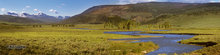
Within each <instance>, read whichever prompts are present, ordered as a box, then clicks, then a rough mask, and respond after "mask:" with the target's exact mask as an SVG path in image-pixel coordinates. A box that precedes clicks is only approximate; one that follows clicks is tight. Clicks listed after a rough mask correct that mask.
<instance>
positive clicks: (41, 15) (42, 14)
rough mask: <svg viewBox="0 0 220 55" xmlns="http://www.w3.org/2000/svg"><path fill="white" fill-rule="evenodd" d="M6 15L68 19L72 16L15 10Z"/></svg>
mask: <svg viewBox="0 0 220 55" xmlns="http://www.w3.org/2000/svg"><path fill="white" fill-rule="evenodd" d="M6 15H11V16H18V17H27V18H34V19H37V18H39V17H41V18H42V17H43V18H55V19H66V18H70V16H50V15H47V14H45V13H36V14H28V13H20V14H18V13H14V12H7V14H6Z"/></svg>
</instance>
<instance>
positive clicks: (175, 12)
mask: <svg viewBox="0 0 220 55" xmlns="http://www.w3.org/2000/svg"><path fill="white" fill-rule="evenodd" d="M114 15H117V16H120V17H122V18H124V19H133V20H136V21H137V22H139V23H141V24H163V23H165V22H166V23H167V22H169V23H170V24H172V25H175V26H181V27H220V24H219V23H220V22H219V21H215V20H220V19H219V18H220V16H219V15H220V3H176V2H148V3H137V4H127V5H100V6H94V7H91V8H89V9H88V10H86V11H84V12H83V13H81V14H79V15H76V16H73V17H71V18H69V19H65V20H63V21H61V23H65V24H89V23H96V24H97V23H104V20H103V16H114ZM210 24H211V25H210Z"/></svg>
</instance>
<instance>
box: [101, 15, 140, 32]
mask: <svg viewBox="0 0 220 55" xmlns="http://www.w3.org/2000/svg"><path fill="white" fill-rule="evenodd" d="M104 19H105V23H104V28H107V27H110V28H114V27H117V28H118V29H127V30H130V29H131V28H132V27H136V26H137V25H139V24H138V23H137V22H136V21H134V20H126V19H123V18H121V17H120V16H111V17H105V18H104Z"/></svg>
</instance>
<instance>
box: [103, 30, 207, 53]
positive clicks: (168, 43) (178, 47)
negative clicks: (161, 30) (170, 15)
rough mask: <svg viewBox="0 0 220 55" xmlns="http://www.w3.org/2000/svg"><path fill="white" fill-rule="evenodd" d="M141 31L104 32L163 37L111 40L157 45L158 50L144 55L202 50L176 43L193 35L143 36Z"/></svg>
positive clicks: (198, 47) (197, 47) (199, 47)
mask: <svg viewBox="0 0 220 55" xmlns="http://www.w3.org/2000/svg"><path fill="white" fill-rule="evenodd" d="M140 32H141V31H128V32H104V33H108V34H123V35H150V36H163V37H150V38H126V39H111V40H115V41H117V40H139V41H134V42H132V43H137V42H148V41H152V42H154V43H155V44H157V45H159V47H160V48H159V49H157V50H155V51H153V52H150V53H147V54H146V55H158V54H167V55H173V54H174V53H177V54H182V53H188V52H192V51H194V50H198V49H202V48H203V47H201V46H195V45H187V44H180V43H177V42H178V41H181V40H184V39H189V38H192V37H194V35H177V34H143V33H140Z"/></svg>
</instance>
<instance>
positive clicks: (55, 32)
mask: <svg viewBox="0 0 220 55" xmlns="http://www.w3.org/2000/svg"><path fill="white" fill-rule="evenodd" d="M2 26H3V25H2ZM2 26H1V27H2ZM7 27H10V26H6V27H4V28H1V29H0V54H2V55H33V54H35V55H72V54H73V55H141V54H144V53H148V52H151V51H153V50H155V49H157V48H158V46H157V45H156V44H154V43H153V42H145V43H129V42H127V41H110V40H108V39H115V38H137V37H141V36H128V35H116V34H104V33H103V32H105V31H115V30H80V29H72V28H88V27H89V28H91V29H93V28H94V29H95V28H96V29H101V28H102V27H101V25H76V26H75V27H51V26H50V25H44V26H43V27H41V28H39V27H38V28H33V27H32V26H22V28H7ZM148 37H149V36H148ZM10 46H15V47H19V46H22V47H24V48H21V49H17V48H11V47H10Z"/></svg>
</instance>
